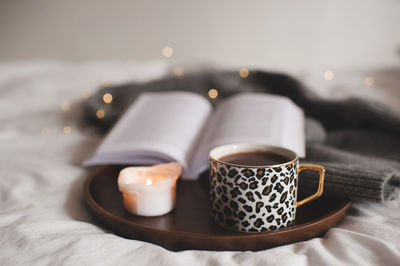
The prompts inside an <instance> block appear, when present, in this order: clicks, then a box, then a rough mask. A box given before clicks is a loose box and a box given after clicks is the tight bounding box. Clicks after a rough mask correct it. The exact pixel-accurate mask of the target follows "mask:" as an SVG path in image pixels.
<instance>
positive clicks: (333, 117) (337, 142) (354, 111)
mask: <svg viewBox="0 0 400 266" xmlns="http://www.w3.org/2000/svg"><path fill="white" fill-rule="evenodd" d="M250 73H251V74H250V75H249V76H248V77H247V78H241V77H240V76H239V75H238V74H237V73H236V72H229V71H219V72H215V71H214V72H212V73H199V74H195V75H188V76H183V77H167V78H163V79H160V80H156V81H152V82H149V83H145V84H133V83H132V84H125V85H122V86H111V87H103V88H101V89H99V91H98V92H97V95H95V96H94V97H92V98H91V99H90V100H89V101H87V102H86V103H85V108H84V116H83V117H84V118H85V122H86V123H90V124H91V125H92V126H94V127H96V128H98V129H99V130H101V132H106V131H107V130H108V129H109V128H110V127H111V126H112V125H113V123H114V122H115V121H116V120H117V119H118V118H119V117H120V115H121V114H122V113H123V111H124V110H125V109H126V108H127V107H128V106H129V105H130V104H131V103H132V102H133V101H134V100H135V99H136V97H137V96H138V95H139V94H140V93H142V92H144V91H169V90H174V91H177V90H182V91H192V92H197V93H199V94H201V95H204V96H206V95H207V93H208V90H209V89H210V88H218V91H219V96H218V99H219V100H220V99H223V98H225V97H228V96H231V95H233V94H235V93H239V92H265V93H271V94H279V95H284V96H287V97H289V98H291V99H292V100H293V101H294V102H295V103H296V104H297V105H299V106H300V107H302V108H303V110H304V111H305V114H306V117H307V120H306V137H307V138H306V146H307V152H306V154H307V157H306V159H305V160H303V161H302V162H307V163H317V164H321V165H323V166H324V167H325V168H326V178H325V185H324V193H325V194H326V195H327V196H329V195H334V196H336V197H338V196H339V197H345V198H350V199H353V200H357V201H374V202H383V201H386V200H389V199H391V198H393V197H395V196H397V195H396V193H395V191H396V189H395V188H396V187H399V186H400V114H398V113H394V112H392V111H391V110H389V109H388V108H386V107H385V106H382V105H380V104H378V103H374V102H368V101H364V100H360V99H354V98H350V99H346V100H341V101H338V100H325V99H321V98H319V97H318V96H317V95H316V94H315V93H313V92H312V91H311V90H310V89H308V88H306V87H305V86H304V85H303V84H301V83H300V82H299V81H298V80H296V79H294V78H292V77H290V76H288V75H285V74H280V73H270V72H263V71H251V72H250ZM106 92H109V93H111V94H112V95H113V102H112V104H108V105H104V103H103V101H102V96H103V94H104V93H106ZM216 102H217V101H213V102H212V103H216ZM99 108H102V109H105V111H106V113H107V116H106V117H104V119H102V120H99V119H97V117H96V116H95V113H96V110H98V109H99ZM302 175H303V173H302ZM304 175H305V177H304V178H300V179H299V180H300V181H299V187H300V192H301V193H309V191H312V190H315V189H316V186H317V178H316V177H314V176H312V175H311V174H310V173H307V172H305V173H304ZM307 175H310V176H307Z"/></svg>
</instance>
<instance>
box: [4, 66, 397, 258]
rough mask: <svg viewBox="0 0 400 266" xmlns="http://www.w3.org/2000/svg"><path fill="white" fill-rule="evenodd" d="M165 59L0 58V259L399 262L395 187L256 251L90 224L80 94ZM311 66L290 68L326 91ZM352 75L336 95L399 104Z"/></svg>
mask: <svg viewBox="0 0 400 266" xmlns="http://www.w3.org/2000/svg"><path fill="white" fill-rule="evenodd" d="M172 69H173V67H172V66H171V65H169V64H167V63H166V62H144V63H137V62H90V63H60V62H18V63H12V62H9V63H1V64H0V93H1V97H0V156H1V159H0V164H1V165H0V265H21V264H22V265H23V264H26V265H43V264H46V265H92V264H96V265H222V264H223V265H242V264H243V265H269V264H271V265H276V264H283V265H398V264H400V230H399V228H400V197H397V198H395V199H394V200H391V201H389V202H386V203H384V204H377V203H362V202H355V203H353V204H352V207H351V209H350V211H349V212H348V214H347V215H346V216H345V218H344V220H343V221H342V222H341V223H340V224H339V225H338V226H336V227H335V228H332V229H330V230H329V231H328V232H327V233H326V234H325V235H324V236H323V237H320V238H315V239H312V240H309V241H304V242H299V243H295V244H291V245H286V246H281V247H277V248H273V249H269V250H264V251H259V252H213V251H194V250H191V251H182V252H171V251H168V250H166V249H164V248H162V247H159V246H157V245H154V244H149V243H145V242H141V241H135V240H128V239H124V238H121V237H119V236H116V235H114V234H113V233H112V232H110V231H109V230H107V229H106V228H104V227H102V226H100V225H98V223H97V222H96V221H95V220H94V219H93V218H92V217H91V216H90V214H89V213H88V211H87V209H86V206H85V203H84V200H83V183H84V180H85V178H86V176H87V175H88V170H87V169H85V168H83V167H82V166H81V163H82V161H83V160H84V159H85V158H87V157H88V156H89V155H90V154H91V153H92V152H93V151H94V149H95V148H96V146H97V145H98V143H99V141H100V140H101V137H100V135H98V134H97V133H96V132H95V131H93V129H91V128H87V127H86V126H85V125H84V124H83V123H81V122H80V121H81V119H80V115H81V107H82V101H84V100H85V98H87V97H88V96H89V94H90V93H93V92H94V91H95V90H96V89H97V88H98V87H99V86H102V85H104V84H107V83H108V84H109V83H112V84H119V83H123V82H127V81H132V80H134V81H147V80H150V79H153V78H157V77H160V76H163V75H166V74H169V73H172ZM322 73H323V72H322ZM320 75H321V73H319V72H312V71H309V72H301V73H300V72H299V73H297V76H298V78H300V79H301V80H303V81H304V82H306V83H307V84H309V85H310V86H311V87H312V88H315V90H316V91H317V92H318V93H320V94H321V95H323V96H326V97H329V95H333V94H335V92H334V91H333V88H334V87H335V86H337V84H338V83H331V84H329V86H327V85H324V84H326V80H323V79H320ZM357 75H358V76H357ZM348 76H349V75H347V76H346V77H348ZM321 77H323V74H322V75H321ZM355 77H358V78H359V79H360V80H361V81H363V78H364V73H361V72H357V73H356V74H354V75H352V76H351V78H344V79H342V85H343V84H344V85H347V86H348V87H351V88H359V89H358V90H345V88H346V86H340V88H341V89H342V91H341V93H340V97H345V95H344V94H346V93H348V94H352V95H356V96H359V97H376V98H377V99H378V100H379V101H382V102H386V103H387V104H389V105H390V106H392V108H393V109H396V108H398V106H400V105H398V103H399V102H398V101H397V100H398V99H399V98H398V97H399V96H398V94H396V93H397V90H398V87H395V86H396V84H399V83H397V82H394V81H393V77H392V79H390V78H387V77H386V79H385V80H386V81H387V82H384V83H382V84H383V86H382V87H380V88H381V89H382V88H386V90H385V91H384V93H376V94H375V92H374V90H373V88H372V87H370V86H364V85H363V84H361V83H360V84H361V85H360V84H358V83H355V81H354V78H355ZM383 78H385V76H383ZM335 82H336V80H335ZM337 82H339V81H337ZM334 84H336V85H334ZM397 86H398V85H397ZM360 91H361V92H360ZM366 91H368V92H370V93H365V92H366ZM336 95H337V93H336ZM374 95H375V96H374ZM399 193H400V192H399Z"/></svg>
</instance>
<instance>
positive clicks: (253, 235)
mask: <svg viewBox="0 0 400 266" xmlns="http://www.w3.org/2000/svg"><path fill="white" fill-rule="evenodd" d="M109 167H117V165H103V166H99V167H97V168H95V169H94V170H92V171H91V173H90V174H89V176H88V177H87V178H86V180H85V183H84V197H85V201H86V203H87V204H88V205H89V207H90V208H91V209H92V210H93V211H95V212H100V213H101V214H102V215H105V216H107V218H109V219H112V220H116V221H117V222H119V223H123V224H125V225H128V226H131V227H135V228H140V229H143V230H147V231H153V232H157V233H161V234H173V235H175V236H182V237H187V238H188V237H190V238H197V239H211V238H216V239H234V238H243V239H253V238H259V237H265V236H267V235H280V234H287V233H290V232H293V231H297V230H299V229H304V228H307V227H310V226H313V225H315V224H317V223H322V222H324V221H325V220H327V219H329V218H331V217H332V216H335V215H340V214H341V213H343V212H344V213H346V212H347V210H348V209H349V208H350V206H351V203H352V201H351V200H346V199H343V203H342V204H340V205H339V206H338V207H337V208H335V209H334V210H333V211H331V212H329V213H327V214H325V215H323V216H321V217H320V218H318V219H315V220H312V221H309V222H306V223H303V224H299V225H294V226H289V227H287V228H283V229H279V230H275V231H270V232H261V233H260V232H258V233H241V232H235V231H232V234H226V235H225V234H210V233H194V232H193V233H189V232H181V231H172V230H169V231H168V230H161V229H157V228H153V227H150V226H145V225H142V224H138V223H135V222H132V221H128V220H126V219H123V218H121V217H119V216H118V215H115V214H112V213H111V212H109V211H107V210H106V209H105V208H103V207H102V206H100V205H99V204H98V203H97V202H96V201H95V200H94V198H93V197H92V195H91V193H90V185H91V183H92V181H93V180H94V178H95V177H96V176H97V175H98V173H99V172H102V171H103V170H104V169H107V168H109ZM299 208H300V207H299ZM132 215H133V214H132Z"/></svg>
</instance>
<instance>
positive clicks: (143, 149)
mask: <svg viewBox="0 0 400 266" xmlns="http://www.w3.org/2000/svg"><path fill="white" fill-rule="evenodd" d="M211 110H212V107H211V104H210V103H209V102H208V101H207V100H206V99H204V98H203V97H202V96H200V95H197V94H194V93H189V92H155V93H144V94H141V95H140V96H139V97H138V99H137V100H136V101H135V102H134V103H133V104H132V106H131V107H129V109H128V110H127V111H126V113H125V114H124V115H123V116H122V117H121V119H120V120H119V121H118V122H117V124H116V125H115V126H114V127H113V128H112V129H111V131H110V133H109V134H108V135H107V136H106V138H105V139H104V141H103V142H102V143H101V145H100V146H99V148H98V149H97V151H96V154H95V155H94V157H93V158H92V159H91V160H89V161H86V162H85V163H84V164H85V165H86V166H90V165H97V164H110V163H111V164H113V163H114V164H116V163H124V164H128V163H131V164H155V163H162V162H168V161H178V162H180V163H181V164H182V166H183V167H187V161H188V159H189V158H191V157H192V156H193V155H192V154H191V153H192V152H193V149H192V145H193V143H195V141H196V139H197V138H198V134H199V133H200V132H201V129H202V127H203V125H204V124H205V122H206V119H207V117H208V116H209V114H210V112H211Z"/></svg>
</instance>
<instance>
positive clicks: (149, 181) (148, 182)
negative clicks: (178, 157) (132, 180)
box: [146, 178, 153, 186]
mask: <svg viewBox="0 0 400 266" xmlns="http://www.w3.org/2000/svg"><path fill="white" fill-rule="evenodd" d="M151 184H153V182H152V181H151V179H150V178H147V179H146V185H148V186H150V185H151Z"/></svg>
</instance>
